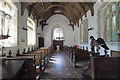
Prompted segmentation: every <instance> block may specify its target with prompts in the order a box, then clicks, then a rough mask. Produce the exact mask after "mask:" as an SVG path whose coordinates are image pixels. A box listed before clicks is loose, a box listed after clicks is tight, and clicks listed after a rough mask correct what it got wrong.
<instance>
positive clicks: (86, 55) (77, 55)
mask: <svg viewBox="0 0 120 80" xmlns="http://www.w3.org/2000/svg"><path fill="white" fill-rule="evenodd" d="M89 60H90V52H89V51H88V50H83V49H75V48H74V52H73V63H74V66H75V67H77V66H76V63H77V62H80V61H87V62H88V61H89Z"/></svg>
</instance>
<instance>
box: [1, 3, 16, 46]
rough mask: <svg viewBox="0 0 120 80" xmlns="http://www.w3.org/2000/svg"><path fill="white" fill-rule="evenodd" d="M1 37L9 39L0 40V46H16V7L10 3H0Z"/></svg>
mask: <svg viewBox="0 0 120 80" xmlns="http://www.w3.org/2000/svg"><path fill="white" fill-rule="evenodd" d="M12 11H14V12H13V14H11V12H12ZM2 35H9V36H10V37H8V38H7V39H2V40H0V46H5V47H10V46H16V45H17V7H16V6H15V5H14V3H13V2H11V1H8V2H4V1H0V36H2Z"/></svg>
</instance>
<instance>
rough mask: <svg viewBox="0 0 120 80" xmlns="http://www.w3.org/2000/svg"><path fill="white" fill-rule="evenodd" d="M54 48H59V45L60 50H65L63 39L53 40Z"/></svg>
mask: <svg viewBox="0 0 120 80" xmlns="http://www.w3.org/2000/svg"><path fill="white" fill-rule="evenodd" d="M53 46H54V50H57V46H60V48H59V49H60V50H63V40H53Z"/></svg>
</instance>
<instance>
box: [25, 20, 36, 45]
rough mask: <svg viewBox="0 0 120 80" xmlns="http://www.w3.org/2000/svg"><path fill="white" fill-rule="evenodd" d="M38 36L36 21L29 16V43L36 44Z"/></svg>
mask: <svg viewBox="0 0 120 80" xmlns="http://www.w3.org/2000/svg"><path fill="white" fill-rule="evenodd" d="M35 43H36V36H35V22H34V21H33V20H32V19H30V18H27V45H35Z"/></svg>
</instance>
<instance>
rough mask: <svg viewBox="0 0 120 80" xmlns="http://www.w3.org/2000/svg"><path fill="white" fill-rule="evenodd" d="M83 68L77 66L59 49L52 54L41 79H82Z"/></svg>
mask: <svg viewBox="0 0 120 80" xmlns="http://www.w3.org/2000/svg"><path fill="white" fill-rule="evenodd" d="M81 73H82V68H75V67H74V66H73V64H72V63H71V61H70V60H69V58H68V56H67V54H66V53H64V52H62V51H57V52H55V53H53V54H52V56H51V58H50V60H49V63H48V64H47V66H46V69H45V71H44V73H43V74H42V75H41V80H44V79H49V80H53V79H54V80H66V79H68V80H81V78H82V75H81Z"/></svg>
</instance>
